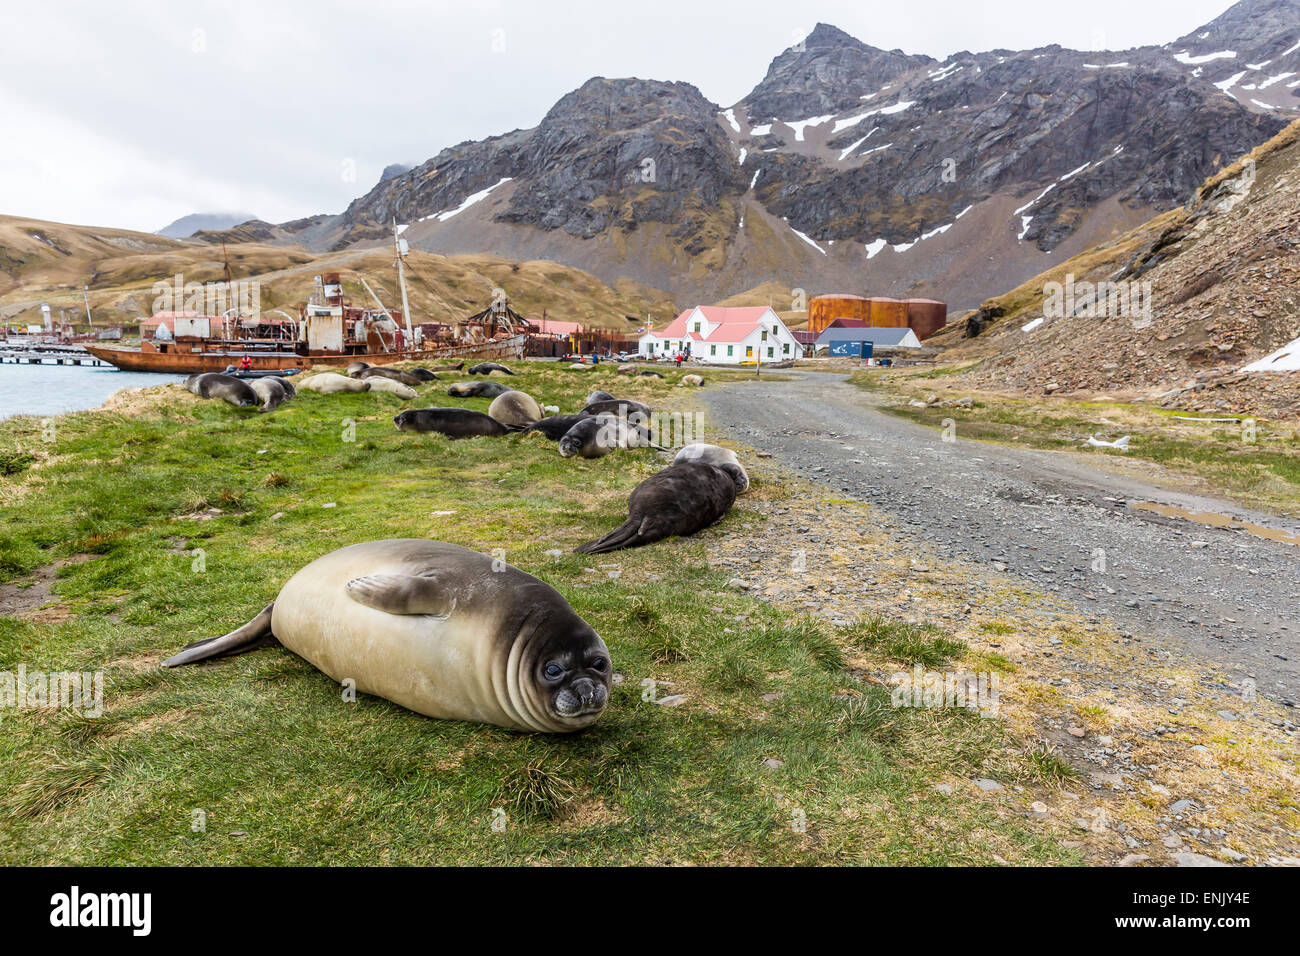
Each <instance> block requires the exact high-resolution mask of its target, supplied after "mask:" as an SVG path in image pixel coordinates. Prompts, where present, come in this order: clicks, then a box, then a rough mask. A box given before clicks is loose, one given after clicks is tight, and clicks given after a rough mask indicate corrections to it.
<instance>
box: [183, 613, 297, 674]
mask: <svg viewBox="0 0 1300 956" xmlns="http://www.w3.org/2000/svg"><path fill="white" fill-rule="evenodd" d="M273 607H275V602H274V601H272V602H271V603H270V604H268V605H267V606H266V607H265V608H263V609H262V613H261V614H259V615H257V617H255V618H253V619H252V620H251V621H249V622H248V623H247V624H245V625H244V626H243V627H237V628H235V629H234V630H233V631H231V632H230V633H229V634H222V635H221V636H220V637H206V638H204V639H203V640H201V641H195V642H194V643H193V644H186V645H185V647H183V648H182V649H181V652H180V653H179V654H177V655H176V656H175V657H169V658H167V660H165V661H163V662H162V666H163V667H180V666H181V665H183V664H194V663H197V662H198V661H206V660H212V659H213V658H216V657H230V656H232V655H234V654H243V653H245V652H246V651H255V650H257V649H258V648H259V647H269V646H271V645H272V644H278V643H279V641H278V640H276V637H275V635H274V634H272V633H271V609H272V608H273Z"/></svg>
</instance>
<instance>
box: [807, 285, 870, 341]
mask: <svg viewBox="0 0 1300 956" xmlns="http://www.w3.org/2000/svg"><path fill="white" fill-rule="evenodd" d="M869 318H870V306H869V303H868V300H867V299H864V298H863V297H862V296H860V295H847V294H838V293H832V294H829V295H818V296H813V298H811V299H810V300H808V331H809V332H821V331H824V330H825V328H826V326H828V325H830V324H831V323H832V322H834V321H835V320H836V319H862V320H864V321H867V320H869Z"/></svg>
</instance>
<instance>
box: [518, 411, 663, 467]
mask: <svg viewBox="0 0 1300 956" xmlns="http://www.w3.org/2000/svg"><path fill="white" fill-rule="evenodd" d="M543 421H545V419H543ZM615 448H659V446H658V445H656V444H654V443H653V442H652V441H651V440H650V429H648V428H646V427H645V426H644V425H633V424H631V423H630V422H628V421H626V420H625V419H621V418H615V417H614V416H613V415H597V416H595V417H594V418H593V417H591V416H583V417H581V418H579V419H578V421H577V422H576V423H575V424H574V425H573V426H572V427H571V428H570V429H569V430H568V431H567V432H565V433H564V435H563V436H562V437H561V438H560V456H561V457H562V458H572V457H573V456H574V455H578V456H580V457H582V458H602V457H604V456H605V455H608V454H609V453H610V452H611V451H613V450H614V449H615ZM659 450H660V451H666V450H667V449H664V448H659Z"/></svg>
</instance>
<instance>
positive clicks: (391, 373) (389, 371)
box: [357, 366, 424, 388]
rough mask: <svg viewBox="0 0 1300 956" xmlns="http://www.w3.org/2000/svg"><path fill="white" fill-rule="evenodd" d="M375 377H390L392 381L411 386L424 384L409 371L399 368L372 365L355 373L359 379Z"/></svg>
mask: <svg viewBox="0 0 1300 956" xmlns="http://www.w3.org/2000/svg"><path fill="white" fill-rule="evenodd" d="M376 377H378V378H391V379H392V380H393V381H394V382H401V383H402V384H403V385H410V386H411V387H412V388H414V387H415V386H416V385H423V384H424V382H422V381H421V380H420V379H419V378H418V377H416V376H414V375H412V374H411V373H410V372H403V371H402V370H401V369H397V368H375V367H373V366H372V367H370V368H363V369H362V370H361V372H360V373H359V374H358V375H357V378H360V379H367V378H376Z"/></svg>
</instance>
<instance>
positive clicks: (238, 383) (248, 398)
mask: <svg viewBox="0 0 1300 956" xmlns="http://www.w3.org/2000/svg"><path fill="white" fill-rule="evenodd" d="M185 387H186V388H187V389H189V390H190V391H191V392H193V393H194V394H195V395H197V396H198V397H199V398H219V399H221V400H222V401H225V402H229V403H230V404H231V405H234V406H235V407H237V408H247V407H249V406H251V405H260V404H261V400H260V399H259V398H258V397H257V393H256V392H254V391H253V389H252V388H251V387H250V386H249V384H248V383H247V382H245V381H244V380H243V379H242V378H235V377H234V376H233V375H223V374H222V373H220V372H203V373H202V374H200V375H191V376H190V377H189V378H187V379H186V380H185Z"/></svg>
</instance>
